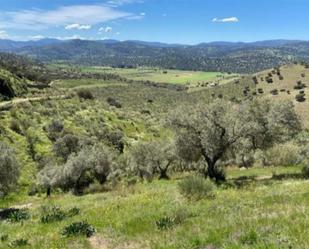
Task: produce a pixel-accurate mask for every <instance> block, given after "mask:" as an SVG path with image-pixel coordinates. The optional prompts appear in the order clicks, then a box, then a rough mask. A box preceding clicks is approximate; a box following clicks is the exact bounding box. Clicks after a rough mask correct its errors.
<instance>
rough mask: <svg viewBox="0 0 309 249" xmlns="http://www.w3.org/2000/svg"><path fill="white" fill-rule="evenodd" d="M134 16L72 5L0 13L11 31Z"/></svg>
mask: <svg viewBox="0 0 309 249" xmlns="http://www.w3.org/2000/svg"><path fill="white" fill-rule="evenodd" d="M134 16H135V15H134V14H132V13H127V12H123V11H120V10H117V9H114V8H112V7H110V6H105V5H99V4H98V5H71V6H65V7H60V8H58V9H55V10H47V11H46V10H39V9H31V10H20V11H14V12H0V24H1V27H6V28H11V29H12V28H14V29H27V30H42V29H47V28H50V27H59V26H66V25H70V24H78V23H87V24H88V25H95V24H99V23H104V22H107V21H114V20H119V19H123V18H127V19H130V17H134ZM84 28H86V26H84Z"/></svg>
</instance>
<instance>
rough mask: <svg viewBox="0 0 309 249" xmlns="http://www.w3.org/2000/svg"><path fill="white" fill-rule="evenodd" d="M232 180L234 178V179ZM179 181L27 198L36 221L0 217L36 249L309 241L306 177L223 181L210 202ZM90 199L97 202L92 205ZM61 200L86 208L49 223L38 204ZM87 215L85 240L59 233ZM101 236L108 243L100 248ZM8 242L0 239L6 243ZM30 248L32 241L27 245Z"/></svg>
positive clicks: (300, 244) (267, 171) (261, 172)
mask: <svg viewBox="0 0 309 249" xmlns="http://www.w3.org/2000/svg"><path fill="white" fill-rule="evenodd" d="M275 171H277V172H276V173H277V174H280V173H281V174H282V173H291V172H293V173H297V172H299V169H297V168H276V169H272V168H264V169H262V168H253V169H250V170H246V171H241V172H240V171H239V170H238V169H237V170H236V169H231V170H230V171H229V176H230V177H229V178H233V179H234V178H235V177H239V174H241V175H246V176H252V175H254V176H256V177H259V179H264V178H265V177H264V176H266V178H268V177H269V176H271V175H272V174H273V173H274V172H275ZM230 181H231V180H230ZM177 182H178V180H172V181H161V182H160V181H154V182H152V183H139V184H137V185H135V186H129V187H128V186H126V185H119V186H118V188H116V190H114V191H113V192H109V193H102V194H94V195H87V196H83V197H75V196H72V195H56V196H54V197H53V198H52V199H51V200H44V199H43V198H42V197H29V198H28V199H27V200H24V201H23V204H25V203H27V204H29V203H30V204H31V205H32V207H31V215H32V219H31V220H30V221H26V222H24V224H23V225H21V224H10V223H3V222H2V223H0V231H5V232H6V233H7V234H9V236H10V239H11V240H12V239H14V238H20V237H23V238H27V239H29V242H30V243H31V248H37V249H44V248H46V249H47V248H48V249H49V248H61V249H64V248H74V249H79V248H94V249H95V248H110V249H112V248H117V249H120V248H122V249H124V248H132V249H134V248H136V249H137V248H156V249H159V248H160V249H176V248H183V249H187V248H207V246H214V248H274V249H277V248H296V249H298V248H299V249H303V248H308V247H309V242H308V240H307V238H308V236H309V230H308V229H307V228H308V226H309V218H308V217H309V210H308V209H307V208H306V207H308V205H309V198H308V197H309V196H308V193H309V182H308V181H304V180H301V179H295V180H285V181H275V180H271V179H266V180H260V181H251V182H248V184H247V185H246V186H244V187H240V188H236V187H228V188H227V187H224V186H222V187H220V188H219V189H217V191H216V197H215V198H214V199H211V200H202V201H198V202H189V201H187V200H185V199H184V198H183V197H182V196H181V195H180V194H179V192H178V189H177ZM90 203H91V204H90ZM43 204H44V205H46V204H56V205H59V206H61V207H62V208H64V209H68V208H71V207H73V206H77V207H79V208H80V209H81V214H80V215H79V216H77V217H74V218H69V219H66V220H64V221H62V222H57V223H53V224H47V225H43V224H41V223H40V222H39V217H40V206H41V205H43ZM177 214H178V215H179V214H182V217H183V219H182V222H181V223H180V224H179V225H175V226H174V227H173V228H172V229H169V230H166V231H160V230H158V229H157V227H156V225H155V222H156V221H157V220H158V219H160V218H162V217H165V216H170V217H173V216H175V215H177ZM79 220H87V221H88V222H89V223H91V224H92V225H93V226H94V227H95V228H96V229H97V235H96V236H95V237H94V238H93V239H91V240H88V239H86V238H82V237H79V238H71V239H66V238H63V237H61V235H60V232H61V231H62V229H63V227H64V226H66V225H68V224H70V223H71V222H73V221H79ZM98 241H100V242H101V243H102V244H105V245H107V244H108V247H103V246H102V245H101V247H99V246H98ZM6 244H7V242H4V243H2V244H0V245H1V246H2V247H1V248H5V245H6ZM29 248H30V247H29Z"/></svg>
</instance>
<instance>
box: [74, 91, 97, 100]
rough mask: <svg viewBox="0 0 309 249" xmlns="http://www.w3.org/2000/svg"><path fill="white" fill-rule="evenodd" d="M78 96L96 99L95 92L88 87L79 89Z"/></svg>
mask: <svg viewBox="0 0 309 249" xmlns="http://www.w3.org/2000/svg"><path fill="white" fill-rule="evenodd" d="M77 96H78V97H79V98H80V99H94V96H93V94H92V93H91V92H90V91H89V90H88V89H79V90H78V91H77Z"/></svg>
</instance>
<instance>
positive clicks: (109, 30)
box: [98, 27, 113, 34]
mask: <svg viewBox="0 0 309 249" xmlns="http://www.w3.org/2000/svg"><path fill="white" fill-rule="evenodd" d="M112 31H113V28H112V27H101V28H99V32H98V34H102V33H111V32H112Z"/></svg>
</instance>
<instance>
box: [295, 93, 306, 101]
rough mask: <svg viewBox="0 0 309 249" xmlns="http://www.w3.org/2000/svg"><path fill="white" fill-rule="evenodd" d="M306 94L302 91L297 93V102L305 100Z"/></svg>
mask: <svg viewBox="0 0 309 249" xmlns="http://www.w3.org/2000/svg"><path fill="white" fill-rule="evenodd" d="M305 96H306V95H305V94H304V93H300V94H297V95H296V96H295V99H296V101H297V102H305V101H306V97H305Z"/></svg>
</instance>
